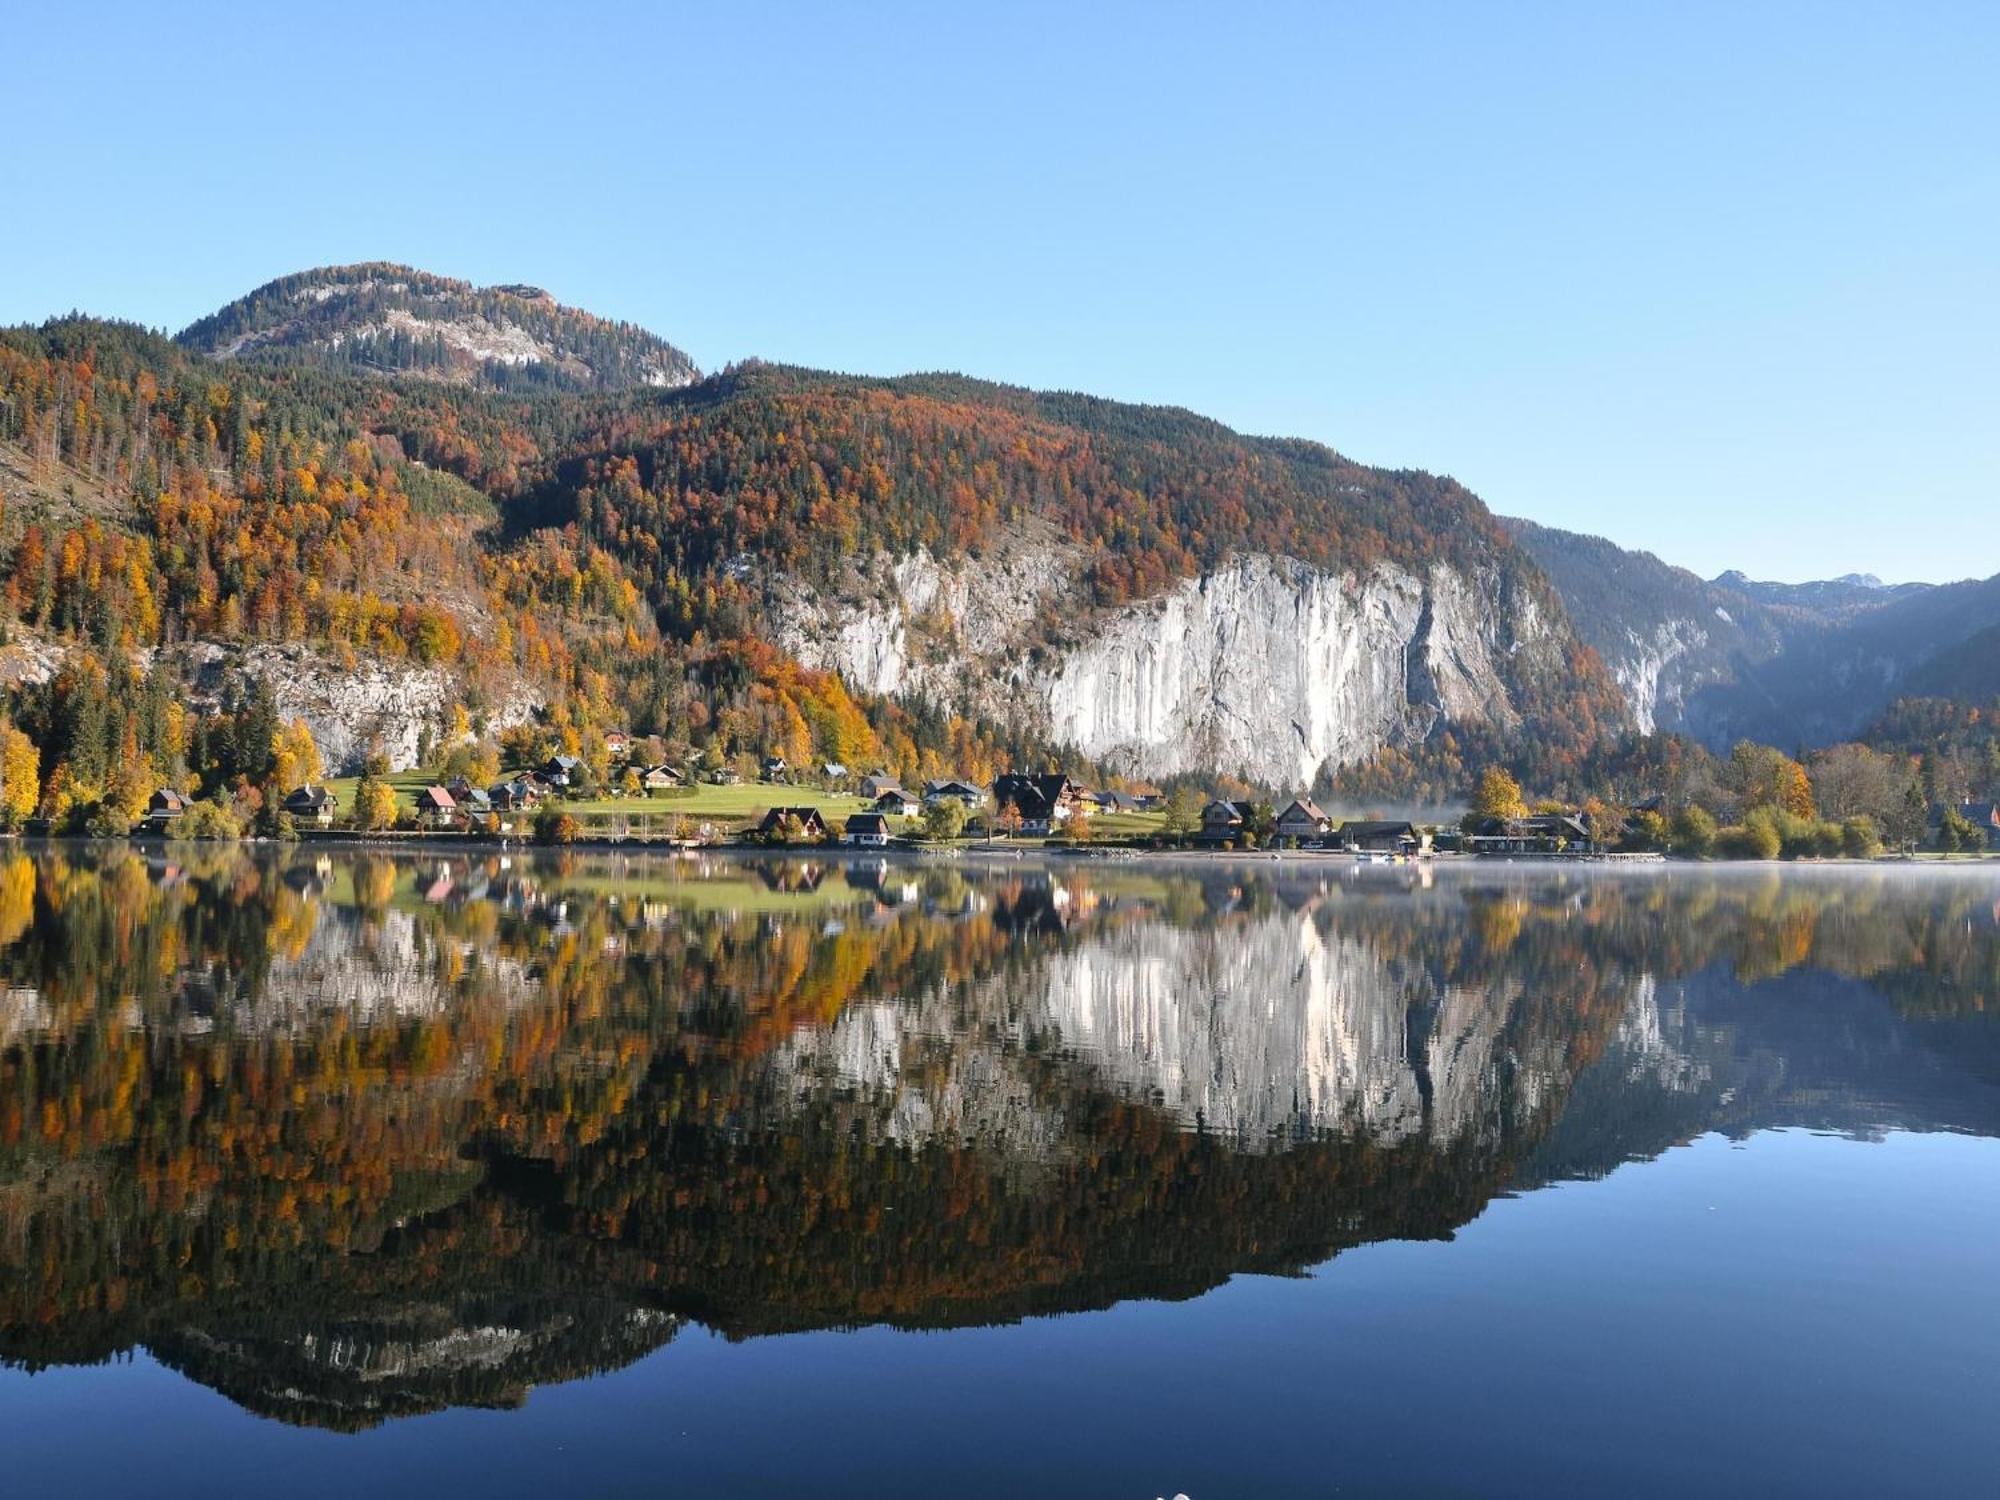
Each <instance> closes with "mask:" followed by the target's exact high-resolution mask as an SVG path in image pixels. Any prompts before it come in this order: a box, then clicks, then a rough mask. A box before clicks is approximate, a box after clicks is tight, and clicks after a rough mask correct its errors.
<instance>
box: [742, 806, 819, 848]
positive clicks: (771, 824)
mask: <svg viewBox="0 0 2000 1500" xmlns="http://www.w3.org/2000/svg"><path fill="white" fill-rule="evenodd" d="M826 833H827V830H826V819H825V818H823V817H821V816H820V812H819V809H818V808H816V807H774V808H772V809H771V810H770V811H769V812H767V813H765V814H764V820H763V821H762V822H761V823H759V824H758V825H757V834H758V837H760V838H764V839H770V840H773V841H779V842H784V843H788V844H817V843H821V842H823V841H824V840H825V838H826Z"/></svg>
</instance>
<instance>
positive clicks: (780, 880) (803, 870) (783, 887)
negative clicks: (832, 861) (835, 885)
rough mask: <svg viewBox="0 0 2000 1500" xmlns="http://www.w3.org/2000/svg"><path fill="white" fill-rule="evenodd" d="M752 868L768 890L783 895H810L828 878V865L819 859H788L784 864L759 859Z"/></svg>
mask: <svg viewBox="0 0 2000 1500" xmlns="http://www.w3.org/2000/svg"><path fill="white" fill-rule="evenodd" d="M751 868H752V869H754V870H755V871H756V872H757V878H758V879H759V880H761V881H762V882H763V883H764V886H765V888H766V889H767V890H772V891H776V892H777V893H778V894H779V895H782V896H810V895H811V894H812V893H813V892H814V891H816V890H818V889H819V888H820V884H821V882H823V881H824V880H825V879H826V866H825V865H823V864H821V863H819V862H818V861H817V860H799V861H790V860H787V861H786V862H784V863H782V864H774V863H768V862H763V861H759V862H758V863H756V864H753V865H752V866H751Z"/></svg>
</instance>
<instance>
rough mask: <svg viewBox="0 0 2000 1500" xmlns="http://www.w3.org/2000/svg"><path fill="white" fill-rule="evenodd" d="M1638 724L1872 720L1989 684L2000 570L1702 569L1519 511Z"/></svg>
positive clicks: (1698, 731)
mask: <svg viewBox="0 0 2000 1500" xmlns="http://www.w3.org/2000/svg"><path fill="white" fill-rule="evenodd" d="M1505 524H1506V526H1507V529H1508V530H1509V532H1510V533H1511V534H1512V535H1513V536H1514V537H1515V538H1516V539H1517V540H1518V541H1519V542H1520V544H1521V545H1522V546H1523V547H1524V548H1526V550H1527V551H1528V552H1529V553H1530V555H1532V556H1533V557H1534V559H1535V561H1536V562H1537V563H1538V564H1539V565H1540V566H1541V568H1542V570H1543V571H1544V572H1545V573H1546V574H1547V575H1548V577H1549V579H1550V581H1551V582H1552V583H1553V584H1554V585H1555V587H1556V589H1557V591H1558V592H1559V593H1560V594H1561V595H1562V599H1563V604H1564V607H1565V609H1566V610H1567V612H1568V614H1569V617H1570V619H1571V621H1572V622H1573V623H1574V625H1575V627H1576V630H1577V633H1578V635H1579V636H1581V637H1582V638H1583V639H1584V640H1585V641H1587V642H1588V643H1589V644H1590V645H1591V647H1592V648H1593V649H1594V650H1596V651H1597V653H1598V654H1599V655H1600V656H1601V657H1602V658H1603V659H1604V662H1605V664H1606V665H1607V666H1608V667H1609V668H1610V670H1611V673H1612V675H1613V676H1614V677H1615V678H1616V679H1617V681H1618V684H1619V687H1620V688H1621V689H1622V690H1623V692H1624V694H1625V697H1626V703H1627V706H1628V709H1629V712H1630V714H1631V716H1632V719H1633V722H1634V723H1635V724H1636V725H1637V726H1638V727H1639V728H1641V729H1642V730H1648V731H1650V730H1652V729H1655V728H1657V729H1663V730H1679V731H1683V732H1685V733H1688V734H1690V735H1692V736H1694V737H1695V738H1697V739H1700V740H1702V741H1704V742H1705V743H1707V744H1709V745H1711V746H1712V747H1714V748H1717V749H1722V748H1726V747H1727V746H1729V745H1730V744H1732V743H1734V742H1735V741H1737V740H1741V739H1750V740H1757V741H1759V742H1762V743H1765V744H1774V745H1780V746H1784V747H1786V748H1788V749H1789V748H1796V747H1799V746H1815V745H1825V744H1830V743H1833V742H1834V741H1837V740H1840V739H1843V738H1846V737H1849V736H1852V735H1854V734H1857V733H1859V732H1861V731H1862V730H1863V729H1864V728H1865V727H1866V726H1867V725H1868V724H1869V723H1871V722H1872V721H1873V720H1875V719H1876V718H1877V717H1878V716H1879V715H1880V714H1881V713H1882V712H1883V711H1884V710H1885V709H1887V708H1888V707H1889V705H1890V704H1892V703H1894V702H1895V701H1897V700H1898V699H1900V698H1906V697H1921V696H1937V697H1953V698H1959V697H1989V696H1992V689H1993V688H1994V686H1995V682H1994V678H1993V671H1992V667H1991V661H1992V656H1991V654H1990V650H1991V643H1992V642H1993V640H1994V639H1995V637H1994V634H1993V632H1994V630H1995V627H1996V626H2000V577H1996V578H1991V579H1986V580H1983V581H1968V582H1963V583H1952V584H1941V585H1932V584H1921V583H1914V584H1896V585H1884V584H1882V583H1881V582H1880V581H1879V580H1876V579H1873V578H1869V577H1866V576H1855V575H1850V576H1848V577H1846V578H1840V579H1831V580H1826V581H1821V582H1813V583H1803V584H1786V583H1763V582H1757V581H1754V580H1752V579H1750V578H1748V577H1746V576H1745V575H1744V574H1742V573H1740V572H1728V573H1724V574H1722V575H1721V576H1720V577H1718V578H1716V579H1714V580H1704V579H1702V578H1699V577H1697V576H1696V575H1695V574H1693V573H1690V572H1688V571H1687V570H1685V569H1682V568H1675V567H1670V566H1669V565H1667V564H1665V563H1663V562H1661V561H1660V560H1659V559H1658V558H1656V557H1654V556H1653V555H1652V554H1651V553H1646V552H1629V551H1626V550H1625V549H1623V548H1621V547H1618V546H1616V545H1614V544H1613V543H1611V542H1607V541H1604V540H1602V539H1601V538H1598V537H1585V536H1578V535H1576V534H1574V533H1572V532H1566V531H1557V530H1554V529H1552V528H1549V527H1545V526H1538V525H1536V524H1534V523H1533V522H1530V521H1522V520H1511V519H1510V520H1508V521H1507V522H1506V523H1505Z"/></svg>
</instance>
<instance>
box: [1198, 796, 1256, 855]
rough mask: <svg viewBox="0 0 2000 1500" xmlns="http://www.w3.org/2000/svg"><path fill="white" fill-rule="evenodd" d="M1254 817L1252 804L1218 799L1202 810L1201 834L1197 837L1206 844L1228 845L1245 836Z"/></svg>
mask: <svg viewBox="0 0 2000 1500" xmlns="http://www.w3.org/2000/svg"><path fill="white" fill-rule="evenodd" d="M1254 815H1255V809H1254V808H1253V807H1252V806H1251V804H1250V803H1248V802H1231V801H1227V800H1225V799H1223V798H1220V797H1218V798H1217V799H1216V800H1215V801H1213V802H1211V803H1209V804H1208V806H1206V807H1204V808H1203V809H1202V810H1201V832H1200V834H1199V835H1197V837H1199V838H1200V839H1201V841H1202V842H1203V843H1204V844H1226V843H1228V842H1229V841H1230V840H1231V839H1235V838H1240V837H1241V836H1242V835H1243V833H1244V832H1245V831H1246V830H1247V829H1248V828H1249V827H1250V821H1251V818H1252V817H1253V816H1254Z"/></svg>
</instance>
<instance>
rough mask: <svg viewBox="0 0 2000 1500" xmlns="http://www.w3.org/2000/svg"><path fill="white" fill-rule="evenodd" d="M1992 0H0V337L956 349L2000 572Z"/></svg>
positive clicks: (1896, 571) (1864, 552)
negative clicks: (441, 298)
mask: <svg viewBox="0 0 2000 1500" xmlns="http://www.w3.org/2000/svg"><path fill="white" fill-rule="evenodd" d="M1996 78H2000V4H1995V3H1992V0H1981V3H1971V4H1964V5H1956V6H1954V5H1944V4H1936V5H1923V4H1912V3H1887V0H1885V3H1882V4H1879V5H1874V6H1859V5H1850V4H1841V3H1838V0H1818V3H1813V4H1802V5H1796V6H1790V5H1781V4H1774V3H1751V4H1743V3H1728V4H1717V5H1713V6H1706V5H1697V4H1693V3H1674V4H1664V3H1662V4H1641V3H1636V0H1635V3H1612V4H1605V3H1593V4H1579V5H1537V4H1512V3H1480V4H1467V5H1462V6H1453V5H1443V4H1438V5H1401V4H1376V5H1370V6H1352V5H1342V4H1333V3H1322V4H1307V5H1298V6H1284V5H1264V6H1259V5H1245V4H1221V3H1216V4H1210V5H1202V6H1191V5H1190V6H1182V5H1172V4H1148V5H1134V6H1129V7H1127V6H1119V5H1112V4H1057V5H1048V6H1030V5H1000V4H991V5H972V4H963V5H961V4H956V3H950V0H929V3H921V4H911V5H892V4H886V3H884V4H874V5H858V4H857V5H846V4H837V3H831V0H825V3H810V4H807V3H800V4H791V5H787V4H753V3H728V4H724V3H716V4H713V5H708V6H702V7H696V6H692V5H669V4H649V5H631V6H624V7H621V6H610V5H600V6H591V5H577V6H574V7H570V6H558V5H547V6H534V7H530V6H519V7H515V6H509V5H505V4H494V3H481V4H477V5H464V6H453V5H446V4H426V3H421V0H405V3H402V4H396V5H375V4H371V3H345V4H341V5H337V6H335V5H328V6H312V5H306V4H296V5H294V4H286V5H277V6H268V7H250V6H237V5H227V6H225V5H220V4H217V5H211V6H207V7H198V6H194V5H185V4H169V5H162V4H158V3H149V4H144V5H129V6H128V5H122V4H121V5H103V4H90V3H87V0H72V3H67V4H61V5H55V4H41V5H36V4H20V5H17V6H15V7H13V8H12V9H11V10H10V12H9V13H8V15H7V17H6V19H5V22H4V25H0V79H4V88H0V99H4V101H5V110H4V120H5V125H4V130H0V322H19V321H39V320H41V319H42V318H44V317H47V316H49V315H50V314H53V313H57V312H62V311H66V310H68V309H70V308H81V309H83V310H85V311H89V312H94V313H100V314H104V315H109V316H120V317H127V318H133V319H137V320H139V321H141V322H145V323H149V324H153V325H156V326H161V327H165V328H168V329H177V328H179V327H181V326H182V325H183V324H185V323H187V322H188V321H190V320H192V319H193V318H195V317H197V316H199V315H200V314H202V313H205V312H208V311H211V310H212V309H214V308H215V307H217V306H219V305H220V304H222V303H224V302H226V301H228V300H230V299H231V298H233V297H235V296H238V295H240V294H241V293H243V292H245V291H247V290H249V289H250V288H251V287H253V286H255V285H257V284H259V283H261V282H264V281H267V280H269V279H270V278H272V277H274V276H278V275H282V274H284V273H286V272H289V271H295V270H300V269H303V268H305V267H307V266H312V265H323V264H329V263H335V262H343V261H355V260H365V259H388V260H398V261H405V262H409V263H411V264H415V265H419V266H422V267H425V268H426V269H429V270H434V271H439V272H443V273H446V274H450V275H458V276H463V277H467V278H470V279H472V280H474V281H477V282H481V283H489V282H496V281H530V282H534V283H537V284H539V285H542V286H546V287H547V288H549V289H550V290H551V291H553V292H554V293H555V294H556V295H557V296H558V297H559V298H561V299H562V300H563V301H566V302H571V303H575V304H577V305H579V306H582V307H587V308H589V309H591V310H592V311H594V312H598V313H602V314H605V315H607V316H615V317H623V318H628V319H631V320H632V321H634V322H638V323H642V324H644V325H645V326H647V327H649V328H651V329H653V330H654V331H656V332H658V333H660V334H662V335H664V336H665V337H667V338H669V339H671V340H673V341H674V342H676V343H678V344H680V345H681V346H683V347H684V348H686V349H687V350H688V351H689V352H690V353H691V354H693V355H694V357H695V358H696V360H697V361H698V362H699V363H700V364H702V366H703V367H704V368H714V367H717V366H720V365H722V364H725V363H727V362H728V361H730V360H733V359H739V358H743V357H745V356H750V355H760V356H763V357H765V358H770V359H779V360H786V361H794V362H799V363H804V364H811V365H818V366H824V367H829V368H835V369H844V370H856V371H867V372H871V373H881V374H890V373H898V372H902V371H908V370H926V369H956V370H963V371H965V372H967V373H971V374H977V375H983V376H988V377H991V378H995V379H1000V380H1007V381H1013V382H1017V383H1021V384H1025V385H1033V386H1044V387H1070V388H1078V389H1084V390H1090V391H1095V392H1099V393H1101V394H1104V395H1110V396H1116V397H1121V398H1124V399H1128V400H1135V401H1156V402H1168V403H1173V404H1177V405H1184V406H1189V407H1193V408H1195V409H1196V410H1198V411H1202V412H1206V413H1208V414H1210V415H1213V416H1216V417H1219V418H1221V419H1222V420H1224V421H1226V422H1228V423H1230V424H1231V425H1233V426H1236V427H1239V428H1242V429H1244V430H1246V431H1251V432H1266V433H1284V434H1297V435H1302V436H1307V437H1312V438H1317V439H1320V440H1322V441H1324V442H1327V443H1329V444H1332V445H1333V446H1335V447H1337V448H1339V449H1341V450H1342V451H1343V452H1346V453H1349V454H1351V455H1353V456H1354V457H1356V458H1359V459H1363V460H1366V461H1368V462H1372V463H1380V464H1389V465H1396V466H1407V467H1416V468H1426V469H1432V470H1436V471H1439V472H1443V473H1449V474H1452V475H1454V476H1456V477H1457V478H1459V479H1461V480H1463V481H1464V482H1465V483H1466V484H1468V485H1470V486H1471V487H1472V488H1473V489H1475V490H1476V491H1478V492H1479V493H1480V494H1481V495H1482V496H1484V497H1485V498H1486V500H1487V501H1488V503H1490V504H1491V505H1492V506H1493V507H1494V508H1495V509H1496V510H1499V511H1502V512H1506V513H1515V514H1520V515H1526V516H1531V517H1533V518H1535V519H1537V520H1540V521H1544V522H1547V523H1549V524H1551V525H1558V526H1566V527H1571V528H1575V529H1579V530H1586V531H1594V532H1599V533H1601V534H1603V535H1606V536H1609V537H1611V538H1613V539H1614V540H1616V541H1619V542H1622V543H1624V544H1627V545H1630V546H1642V547H1647V548H1650V549H1652V550H1654V551H1656V552H1658V553H1660V554H1661V555H1662V556H1663V557H1665V558H1667V559H1668V560H1669V561H1673V562H1679V563H1683V564H1686V565H1688V566H1690V567H1693V568H1696V569H1697V570H1699V571H1701V572H1704V573H1713V572H1716V571H1719V570H1721V569H1723V568H1726V567H1742V568H1744V569H1746V570H1747V571H1749V572H1751V573H1753V574H1755V575H1758V576H1764V577H1777V578H1794V579H1796V578H1805V577H1812V576H1820V575H1824V574H1830V573H1841V572H1848V571H1867V572H1875V573H1880V574H1882V575H1884V576H1885V577H1891V578H1905V577H1910V578H1932V579H1943V578H1952V577H1963V576H1968V575H1984V574H1989V573H1993V572H1996V571H2000V526H1996V525H1995V524H1994V522H1995V520H1996V518H2000V503H1996V502H2000V83H1997V82H1996Z"/></svg>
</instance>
